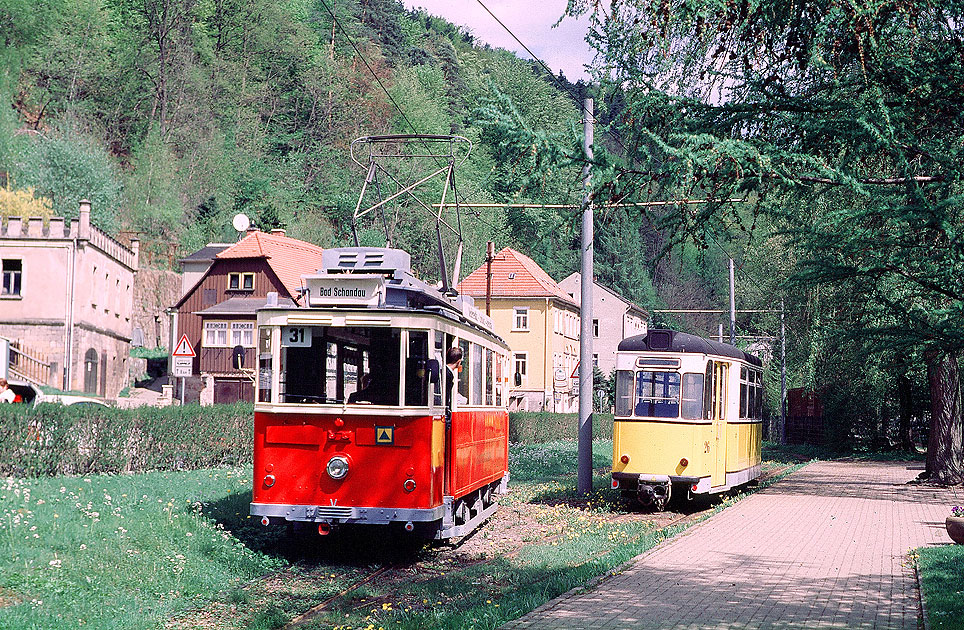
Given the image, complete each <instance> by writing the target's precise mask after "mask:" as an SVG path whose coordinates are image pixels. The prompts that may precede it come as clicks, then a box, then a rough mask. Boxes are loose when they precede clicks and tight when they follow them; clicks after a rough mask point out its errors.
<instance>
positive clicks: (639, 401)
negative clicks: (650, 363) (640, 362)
mask: <svg viewBox="0 0 964 630" xmlns="http://www.w3.org/2000/svg"><path fill="white" fill-rule="evenodd" d="M679 393H680V378H679V373H678V372H639V373H637V374H636V415H637V416H642V417H648V418H678V417H679Z"/></svg>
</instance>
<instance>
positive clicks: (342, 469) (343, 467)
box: [325, 455, 348, 479]
mask: <svg viewBox="0 0 964 630" xmlns="http://www.w3.org/2000/svg"><path fill="white" fill-rule="evenodd" d="M325 469H326V470H327V471H328V476H329V477H331V478H332V479H344V478H345V477H346V476H348V460H347V459H346V458H344V457H342V456H340V455H335V456H334V457H332V458H331V459H329V460H328V466H326V467H325Z"/></svg>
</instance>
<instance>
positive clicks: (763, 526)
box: [503, 461, 964, 630]
mask: <svg viewBox="0 0 964 630" xmlns="http://www.w3.org/2000/svg"><path fill="white" fill-rule="evenodd" d="M921 470H923V466H922V465H920V464H917V463H908V462H857V461H834V462H814V463H811V464H809V465H807V466H805V467H804V468H802V469H801V470H799V471H797V472H795V473H793V474H792V475H790V476H788V477H787V478H785V479H783V480H781V481H779V482H778V483H776V484H774V485H773V486H771V487H769V488H766V489H765V490H762V491H760V492H758V493H755V494H753V495H752V496H750V497H748V498H746V499H744V500H742V501H739V502H738V503H736V504H735V505H733V506H732V507H729V508H727V509H725V510H723V511H721V512H720V513H719V514H717V515H715V516H713V517H712V518H710V519H708V520H706V521H704V522H703V523H701V524H699V525H697V526H695V527H691V528H690V529H688V530H687V531H686V532H685V533H683V534H682V535H680V536H678V537H676V538H674V539H672V540H668V541H666V542H664V543H662V544H661V545H659V546H657V547H656V548H655V549H652V550H650V551H648V552H646V553H644V554H642V555H640V556H639V557H637V558H635V559H634V560H633V561H631V562H630V563H629V564H627V565H625V566H624V567H623V568H622V569H621V571H620V572H618V573H617V574H616V575H613V576H611V577H607V578H606V579H603V580H602V581H601V582H599V583H598V584H596V585H595V586H593V587H592V588H591V589H590V590H581V589H576V590H574V591H571V592H569V593H566V594H565V595H562V596H561V597H559V598H557V599H555V600H553V601H551V602H548V603H547V604H545V605H544V606H542V607H540V608H538V609H536V610H534V611H533V612H531V613H529V614H528V615H525V616H524V617H521V618H520V619H517V620H515V621H513V622H510V623H508V624H506V625H505V626H503V628H504V629H506V630H509V629H511V630H522V629H526V630H535V629H539V630H550V629H551V630H556V629H560V630H561V629H567V630H569V629H586V630H590V629H591V630H616V629H622V628H633V629H636V628H660V629H687V630H691V629H692V630H697V629H699V630H705V629H717V628H720V629H722V628H726V629H731V628H741V629H742V628H746V629H764V628H766V629H769V628H781V629H790V628H808V629H809V628H848V629H850V628H874V629H880V630H883V629H907V630H917V628H918V619H919V616H920V600H919V594H918V591H917V580H916V576H915V573H914V568H913V565H912V563H911V562H910V559H909V552H910V551H911V550H912V549H914V548H916V547H923V546H927V545H938V544H946V543H950V542H951V541H950V539H949V538H948V536H947V532H946V531H945V529H944V518H945V517H946V516H947V515H948V514H949V512H950V506H952V505H960V504H964V491H962V490H961V489H960V488H955V489H943V488H936V487H931V486H924V485H917V484H908V482H909V481H911V480H913V479H914V478H916V477H917V475H918V474H919V473H920V472H921Z"/></svg>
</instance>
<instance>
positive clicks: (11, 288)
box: [0, 258, 23, 297]
mask: <svg viewBox="0 0 964 630" xmlns="http://www.w3.org/2000/svg"><path fill="white" fill-rule="evenodd" d="M0 269H2V270H3V288H2V289H0V295H9V296H16V297H20V287H21V284H20V281H21V278H22V276H23V261H22V260H19V259H15V258H4V259H3V261H0Z"/></svg>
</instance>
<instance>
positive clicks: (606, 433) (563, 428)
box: [509, 411, 613, 444]
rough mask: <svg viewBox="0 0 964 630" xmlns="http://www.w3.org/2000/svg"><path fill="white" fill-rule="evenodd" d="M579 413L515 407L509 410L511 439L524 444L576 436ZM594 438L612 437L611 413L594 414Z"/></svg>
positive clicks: (541, 442) (570, 438)
mask: <svg viewBox="0 0 964 630" xmlns="http://www.w3.org/2000/svg"><path fill="white" fill-rule="evenodd" d="M578 427H579V414H575V413H549V412H545V411H514V412H512V413H510V414H509V441H510V442H513V443H523V444H544V443H546V442H554V441H556V440H575V439H576V438H578V437H579V435H578ZM592 437H593V439H594V440H595V439H612V437H613V416H612V414H611V413H594V414H592Z"/></svg>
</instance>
